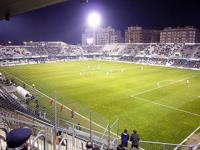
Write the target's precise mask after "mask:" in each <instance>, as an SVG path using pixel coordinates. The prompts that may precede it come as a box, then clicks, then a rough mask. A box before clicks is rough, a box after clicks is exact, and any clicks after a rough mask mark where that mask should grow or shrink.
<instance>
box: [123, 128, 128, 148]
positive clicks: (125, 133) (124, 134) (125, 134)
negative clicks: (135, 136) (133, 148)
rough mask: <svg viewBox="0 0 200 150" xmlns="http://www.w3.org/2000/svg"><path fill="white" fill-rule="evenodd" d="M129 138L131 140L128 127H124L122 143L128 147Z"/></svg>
mask: <svg viewBox="0 0 200 150" xmlns="http://www.w3.org/2000/svg"><path fill="white" fill-rule="evenodd" d="M128 140H129V134H128V131H127V129H124V132H123V133H122V134H121V144H122V145H123V146H124V147H128Z"/></svg>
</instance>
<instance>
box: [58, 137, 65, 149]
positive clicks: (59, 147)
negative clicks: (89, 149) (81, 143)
mask: <svg viewBox="0 0 200 150" xmlns="http://www.w3.org/2000/svg"><path fill="white" fill-rule="evenodd" d="M64 141H66V145H65V146H66V150H67V138H62V140H61V141H60V143H59V145H58V150H60V149H61V145H62V143H63V142H64Z"/></svg>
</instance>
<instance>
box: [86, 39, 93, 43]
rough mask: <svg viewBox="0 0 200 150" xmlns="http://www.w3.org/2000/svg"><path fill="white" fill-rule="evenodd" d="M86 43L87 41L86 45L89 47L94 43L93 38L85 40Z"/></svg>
mask: <svg viewBox="0 0 200 150" xmlns="http://www.w3.org/2000/svg"><path fill="white" fill-rule="evenodd" d="M86 41H87V44H89V45H90V44H92V43H93V42H94V40H93V38H87V39H86Z"/></svg>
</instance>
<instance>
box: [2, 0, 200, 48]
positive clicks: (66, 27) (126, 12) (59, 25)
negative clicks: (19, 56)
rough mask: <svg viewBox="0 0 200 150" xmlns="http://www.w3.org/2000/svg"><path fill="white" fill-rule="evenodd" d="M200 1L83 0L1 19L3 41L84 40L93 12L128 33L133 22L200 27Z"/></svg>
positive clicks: (150, 25) (147, 25)
mask: <svg viewBox="0 0 200 150" xmlns="http://www.w3.org/2000/svg"><path fill="white" fill-rule="evenodd" d="M198 1H199V0H89V3H88V4H82V3H80V0H70V1H68V2H65V3H60V4H56V5H53V6H50V7H46V8H42V9H38V10H35V11H32V12H28V13H25V14H22V15H18V16H15V17H13V18H11V20H10V21H0V42H5V41H9V40H11V41H13V42H15V43H19V42H22V41H30V40H32V41H64V42H67V43H71V44H77V43H80V42H81V33H82V32H83V30H84V28H85V27H86V26H87V23H86V20H87V19H86V18H87V15H88V14H89V12H91V11H98V12H99V13H101V15H102V18H103V19H102V26H112V27H114V28H116V29H119V30H121V31H122V33H124V30H125V29H126V28H127V27H128V26H131V25H139V26H142V27H144V28H150V29H162V28H163V27H167V26H172V27H176V26H188V25H189V26H195V27H198V28H200V4H199V2H198Z"/></svg>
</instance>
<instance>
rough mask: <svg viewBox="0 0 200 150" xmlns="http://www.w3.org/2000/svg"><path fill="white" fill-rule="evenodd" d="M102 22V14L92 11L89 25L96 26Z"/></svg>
mask: <svg viewBox="0 0 200 150" xmlns="http://www.w3.org/2000/svg"><path fill="white" fill-rule="evenodd" d="M100 23H101V16H100V15H99V14H98V13H96V12H92V13H91V14H89V16H88V25H89V26H90V27H93V28H96V27H97V26H99V25H100Z"/></svg>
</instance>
